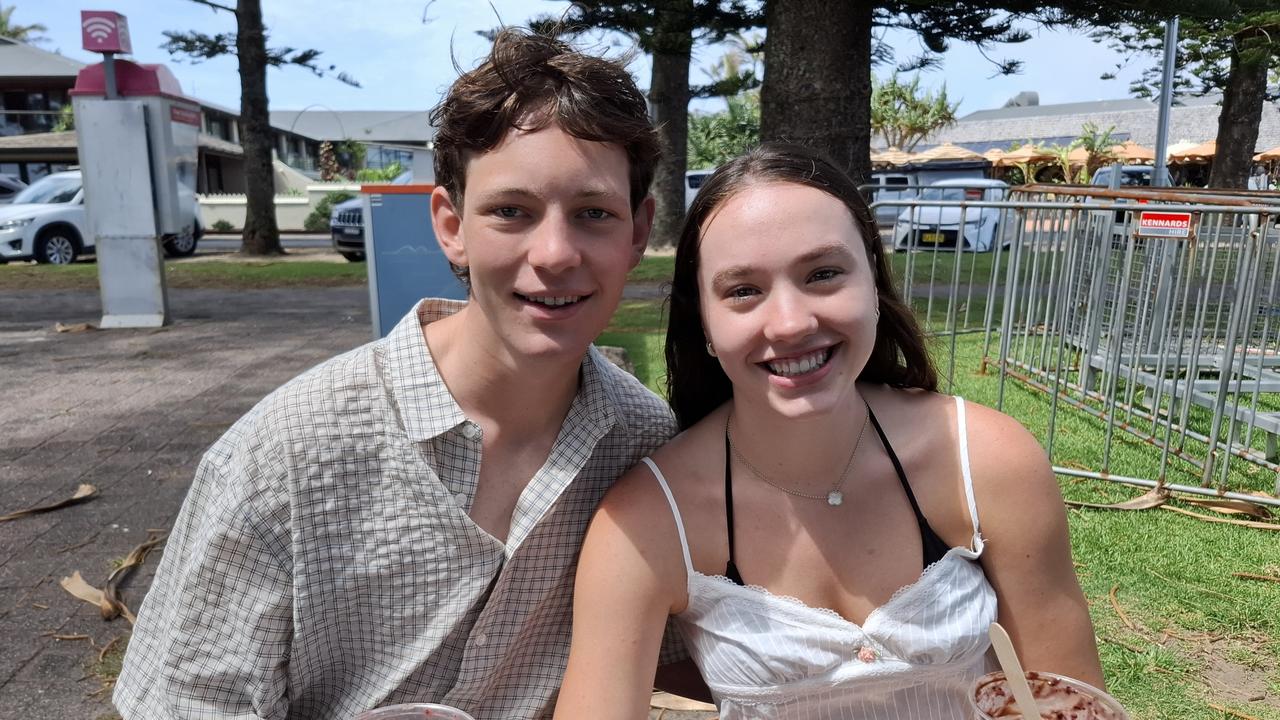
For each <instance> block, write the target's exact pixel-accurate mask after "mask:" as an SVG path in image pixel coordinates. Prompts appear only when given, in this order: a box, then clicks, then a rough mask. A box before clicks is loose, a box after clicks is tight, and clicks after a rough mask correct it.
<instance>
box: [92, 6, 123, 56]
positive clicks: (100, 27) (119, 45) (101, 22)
mask: <svg viewBox="0 0 1280 720" xmlns="http://www.w3.org/2000/svg"><path fill="white" fill-rule="evenodd" d="M80 44H81V46H82V47H83V48H84V49H85V50H88V51H89V52H100V53H124V54H126V55H127V54H129V53H132V52H133V45H132V43H131V42H130V41H129V21H128V20H126V19H125V17H124V16H123V15H121V14H120V13H118V12H114V11H112V10H81V11H80Z"/></svg>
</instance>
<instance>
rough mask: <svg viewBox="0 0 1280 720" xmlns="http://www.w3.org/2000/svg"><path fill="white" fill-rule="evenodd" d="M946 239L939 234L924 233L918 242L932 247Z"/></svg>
mask: <svg viewBox="0 0 1280 720" xmlns="http://www.w3.org/2000/svg"><path fill="white" fill-rule="evenodd" d="M946 239H947V238H946V236H945V235H943V234H942V233H940V232H931V233H924V234H922V235H921V236H920V240H921V241H922V242H927V243H932V244H934V245H937V244H939V243H941V242H943V241H944V240H946Z"/></svg>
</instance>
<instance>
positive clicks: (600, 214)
mask: <svg viewBox="0 0 1280 720" xmlns="http://www.w3.org/2000/svg"><path fill="white" fill-rule="evenodd" d="M582 215H583V217H585V218H587V219H588V220H604V219H605V218H607V217H609V211H608V210H601V209H600V208H590V209H589V210H583V211H582Z"/></svg>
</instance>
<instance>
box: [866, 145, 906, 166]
mask: <svg viewBox="0 0 1280 720" xmlns="http://www.w3.org/2000/svg"><path fill="white" fill-rule="evenodd" d="M911 157H912V156H911V153H905V152H902V151H901V150H899V149H898V148H896V147H891V148H889V149H887V150H881V151H879V152H874V153H871V163H872V164H878V165H888V166H892V165H907V164H909V163H910V162H911Z"/></svg>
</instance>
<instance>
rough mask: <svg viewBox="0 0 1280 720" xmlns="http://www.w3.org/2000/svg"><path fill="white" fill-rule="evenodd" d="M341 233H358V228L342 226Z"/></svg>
mask: <svg viewBox="0 0 1280 720" xmlns="http://www.w3.org/2000/svg"><path fill="white" fill-rule="evenodd" d="M342 234H343V235H359V234H360V228H355V227H344V228H342Z"/></svg>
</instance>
